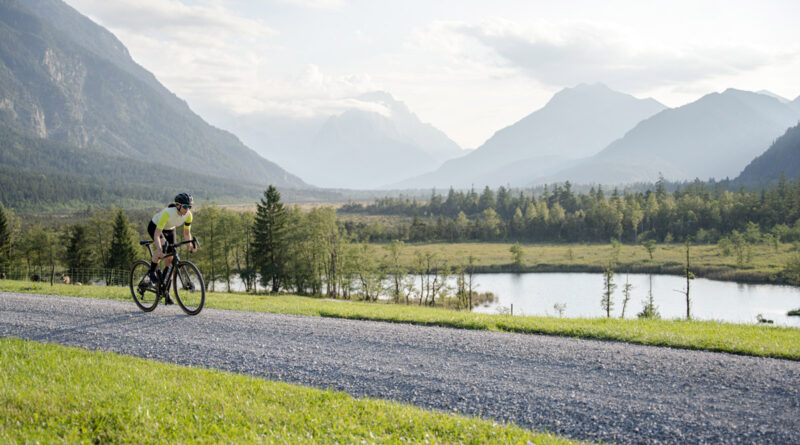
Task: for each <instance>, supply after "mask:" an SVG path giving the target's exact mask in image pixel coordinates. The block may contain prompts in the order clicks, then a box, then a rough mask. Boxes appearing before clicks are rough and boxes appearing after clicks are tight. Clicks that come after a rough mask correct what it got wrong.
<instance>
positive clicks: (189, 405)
mask: <svg viewBox="0 0 800 445" xmlns="http://www.w3.org/2000/svg"><path fill="white" fill-rule="evenodd" d="M0 366H1V367H2V370H3V372H2V373H0V443H136V444H143V443H476V444H477V443H486V442H496V443H523V444H524V443H527V442H529V441H530V442H533V443H538V444H561V443H574V442H569V441H567V440H566V439H562V438H559V437H556V436H553V435H548V434H537V433H533V432H531V431H529V430H525V429H522V428H519V427H517V426H514V425H501V424H497V423H494V422H491V421H487V420H482V419H478V418H475V417H467V416H463V415H457V414H449V413H443V412H438V411H430V410H423V409H420V408H417V407H414V406H411V405H407V404H401V403H396V402H389V401H382V400H375V399H355V398H353V397H351V396H349V395H347V394H344V393H340V392H335V391H330V390H328V391H323V390H318V389H312V388H306V387H301V386H296V385H289V384H285V383H279V382H273V381H267V380H264V379H259V378H255V377H249V376H244V375H238V374H232V373H226V372H220V371H214V370H207V369H200V368H190V367H184V366H178V365H171V364H165V363H159V362H154V361H148V360H143V359H139V358H134V357H127V356H122V355H118V354H112V353H105V352H91V351H85V350H81V349H77V348H70V347H64V346H56V345H45V344H40V343H36V342H27V341H21V340H16V339H10V338H0Z"/></svg>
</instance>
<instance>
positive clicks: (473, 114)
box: [66, 0, 800, 148]
mask: <svg viewBox="0 0 800 445" xmlns="http://www.w3.org/2000/svg"><path fill="white" fill-rule="evenodd" d="M66 2H67V3H68V4H69V5H70V6H72V7H73V8H75V9H77V10H78V11H79V12H81V13H82V14H84V15H86V16H88V17H89V18H91V19H92V20H94V21H95V22H97V23H99V24H100V25H102V26H104V27H106V28H108V29H109V30H110V31H111V32H113V33H114V34H115V35H116V36H117V37H118V38H119V39H120V40H121V41H122V42H123V44H125V46H126V47H127V48H128V50H129V51H130V53H131V56H132V57H133V58H134V60H136V61H137V62H138V63H139V64H140V65H142V66H143V67H144V68H146V69H147V70H149V71H151V72H152V73H153V74H155V75H156V77H157V78H158V79H159V80H160V81H161V83H163V84H164V85H165V86H166V87H167V88H168V89H170V90H172V91H173V92H175V93H176V94H177V95H178V96H180V97H181V98H183V99H185V100H186V101H187V102H188V103H189V105H190V106H191V107H192V109H193V110H195V111H196V112H197V113H198V114H200V115H201V116H202V117H204V118H206V119H207V120H208V121H209V122H211V123H212V124H213V123H215V122H223V121H225V120H226V119H230V118H235V117H237V116H267V117H278V116H280V117H290V118H309V117H315V116H316V117H318V116H326V115H333V114H338V113H341V112H343V111H344V110H346V109H349V108H368V107H371V106H372V107H374V105H370V104H365V103H362V102H360V101H358V100H354V99H353V98H354V97H357V96H358V95H360V94H362V93H365V92H370V91H376V90H382V91H386V92H389V93H390V94H392V95H393V96H394V97H395V98H396V99H397V100H400V101H402V102H404V103H405V104H406V105H407V106H408V107H409V108H410V110H411V111H412V112H414V113H415V114H416V115H417V116H418V117H419V118H420V120H422V121H423V122H426V123H430V124H432V125H433V126H435V127H437V128H438V129H440V130H442V131H444V132H445V133H446V134H447V135H448V136H449V137H450V138H451V139H453V140H454V141H455V142H457V143H458V144H459V145H460V146H461V147H462V148H477V147H478V146H480V145H481V144H482V143H483V142H485V141H486V140H487V139H488V138H489V137H491V136H492V135H493V134H494V133H495V132H496V131H498V130H500V129H502V128H504V127H506V126H508V125H511V124H513V123H514V122H516V121H518V120H519V119H521V118H523V117H525V116H527V115H528V114H530V113H531V112H533V111H535V110H537V109H539V108H541V107H543V106H544V105H545V104H546V103H547V101H548V100H549V99H550V98H551V97H552V96H553V94H555V93H556V92H558V91H559V90H561V89H563V88H567V87H574V86H576V85H578V84H581V83H597V82H601V83H605V84H606V85H608V86H609V87H611V88H613V89H615V90H617V91H621V92H625V93H628V94H632V95H634V96H636V97H640V98H645V97H652V98H654V99H656V100H658V101H660V102H662V103H663V104H665V105H667V106H669V107H677V106H681V105H684V104H686V103H689V102H692V101H694V100H697V99H698V98H700V97H701V96H703V95H705V94H708V93H712V92H721V91H724V90H725V89H727V88H738V89H743V90H750V91H760V90H769V91H771V92H773V93H776V94H778V95H781V96H783V97H785V98H787V99H795V98H796V97H798V95H800V26H798V25H797V24H798V23H800V2H798V1H796V0H782V1H779V0H762V1H758V2H754V1H751V0H669V1H667V0H664V1H661V0H606V1H599V0H597V1H588V0H562V1H558V2H555V1H539V0H529V1H522V0H520V1H507V0H493V1H475V0H439V1H431V0H403V1H392V2H388V1H382V0H352V1H351V0H260V1H249V0H114V1H108V0H66Z"/></svg>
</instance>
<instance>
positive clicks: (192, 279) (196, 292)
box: [173, 261, 206, 315]
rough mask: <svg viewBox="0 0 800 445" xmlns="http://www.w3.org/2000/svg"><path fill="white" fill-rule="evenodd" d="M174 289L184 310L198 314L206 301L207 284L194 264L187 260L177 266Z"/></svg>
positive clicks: (191, 313)
mask: <svg viewBox="0 0 800 445" xmlns="http://www.w3.org/2000/svg"><path fill="white" fill-rule="evenodd" d="M173 280H174V281H173V290H174V293H175V297H176V299H177V300H178V304H179V305H180V306H181V308H182V309H183V311H184V312H186V313H187V314H189V315H196V314H198V313H200V310H202V309H203V304H204V303H205V296H206V290H205V284H204V282H203V276H202V275H201V274H200V271H199V270H198V269H197V267H195V265H194V264H192V263H190V262H188V261H186V262H181V263H180V264H179V265H178V266H177V270H176V272H175V276H174V277H173Z"/></svg>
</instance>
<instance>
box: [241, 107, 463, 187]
mask: <svg viewBox="0 0 800 445" xmlns="http://www.w3.org/2000/svg"><path fill="white" fill-rule="evenodd" d="M350 100H351V101H352V102H353V103H354V104H357V105H358V106H356V107H354V108H351V109H348V110H345V111H344V112H342V113H340V114H335V115H330V116H323V117H317V118H307V119H291V118H276V117H269V116H258V115H251V116H239V117H236V118H231V119H228V120H227V121H226V124H225V125H226V127H227V128H230V129H231V130H232V131H235V132H236V134H238V135H240V136H242V138H243V139H244V140H245V141H246V142H247V143H248V144H249V145H251V146H252V147H253V148H254V149H255V150H256V151H258V152H259V153H261V154H262V155H263V156H265V157H267V158H268V159H271V160H274V161H275V162H277V163H278V164H280V165H281V166H283V167H285V168H286V169H288V170H289V171H291V172H293V173H296V174H297V175H298V176H299V177H301V178H302V179H303V180H304V181H306V182H308V183H310V184H313V185H316V186H320V187H336V188H356V189H368V188H373V189H374V188H377V187H379V186H381V185H384V184H387V183H391V182H396V181H400V180H402V179H405V178H407V177H409V176H414V175H418V174H422V173H425V172H427V171H430V170H433V169H435V168H437V167H438V166H440V165H441V164H442V163H443V162H444V161H446V160H448V159H452V158H454V157H458V156H461V155H463V154H464V153H465V151H464V150H462V149H461V147H459V146H458V144H456V143H455V142H454V141H452V140H451V139H450V138H448V137H447V135H445V134H444V133H443V132H442V131H441V130H438V129H437V128H435V127H433V126H432V125H430V124H426V123H423V122H422V121H420V119H419V118H418V117H417V116H416V115H415V114H414V113H413V112H411V111H410V110H409V108H408V107H407V106H406V105H405V104H404V103H403V102H401V101H398V100H396V99H395V98H394V97H392V95H391V94H389V93H387V92H384V91H374V92H371V93H366V94H362V95H360V96H356V97H353V98H351V99H350Z"/></svg>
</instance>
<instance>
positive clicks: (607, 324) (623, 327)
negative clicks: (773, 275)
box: [0, 280, 800, 360]
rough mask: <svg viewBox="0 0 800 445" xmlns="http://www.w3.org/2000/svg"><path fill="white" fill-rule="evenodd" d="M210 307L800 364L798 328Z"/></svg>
mask: <svg viewBox="0 0 800 445" xmlns="http://www.w3.org/2000/svg"><path fill="white" fill-rule="evenodd" d="M0 290H3V291H11V292H31V293H43V294H57V295H72V296H78V297H88V298H106V299H116V300H123V301H131V305H133V302H132V300H131V297H130V295H129V293H128V290H127V288H120V287H99V286H67V285H55V286H53V287H51V286H50V285H49V284H40V283H27V282H17V281H11V280H3V281H0ZM207 307H211V308H218V309H232V310H243V311H254V312H270V313H282V314H297V315H312V316H322V317H335V318H347V319H354V320H374V321H387V322H394V323H413V324H420V325H426V326H443V327H451V328H459V329H478V330H491V331H506V332H518V333H536V334H547V335H558V336H566V337H575V338H587V339H601V340H613V341H621V342H628V343H638V344H644V345H653V346H670V347H674V348H682V349H698V350H707V351H718V352H727V353H732V354H741V355H752V356H761V357H774V358H782V359H789V360H800V329H797V328H787V327H777V326H762V325H747V324H732V323H719V322H713V321H670V320H619V319H605V318H588V319H586V318H553V317H531V316H525V317H521V316H516V317H515V316H508V315H494V314H476V313H471V312H460V311H452V310H447V309H436V308H428V307H419V306H405V305H395V304H387V303H363V302H351V301H341V300H336V301H334V300H324V299H319V298H309V297H299V296H296V295H278V296H270V295H250V294H226V293H212V294H209V295H208V297H207Z"/></svg>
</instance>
